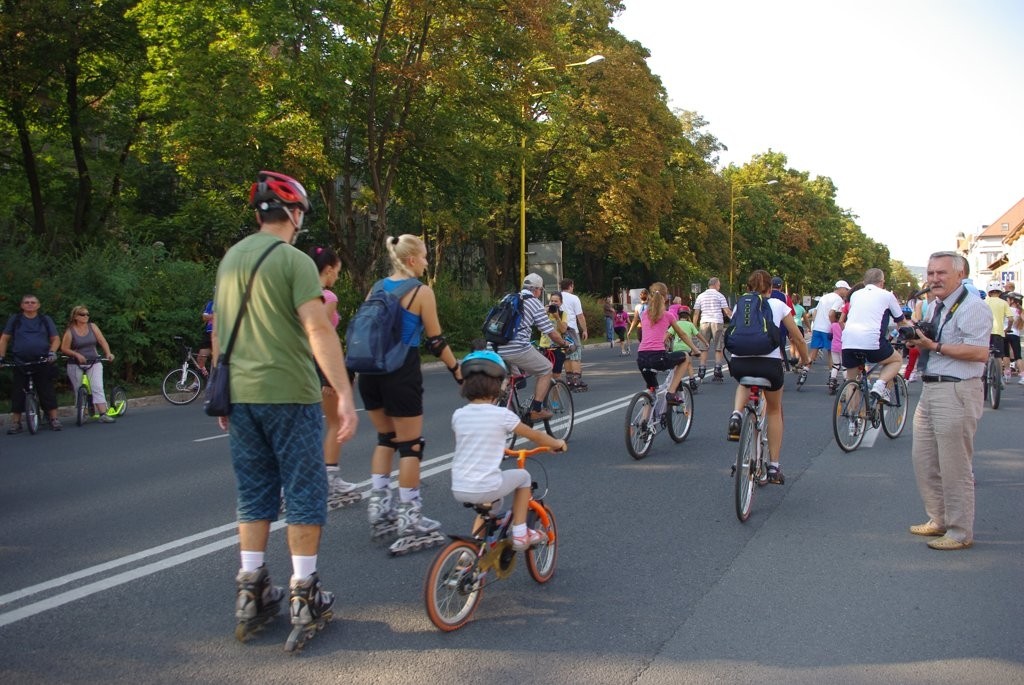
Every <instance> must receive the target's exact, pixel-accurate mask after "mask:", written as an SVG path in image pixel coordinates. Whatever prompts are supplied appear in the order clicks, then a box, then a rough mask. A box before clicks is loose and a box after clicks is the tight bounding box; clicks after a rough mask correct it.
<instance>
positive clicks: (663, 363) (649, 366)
mask: <svg viewBox="0 0 1024 685" xmlns="http://www.w3.org/2000/svg"><path fill="white" fill-rule="evenodd" d="M684 361H686V352H665V351H663V350H651V351H645V352H637V353H636V368H638V369H640V374H641V375H642V376H643V377H644V382H645V383H647V387H648V388H656V387H658V374H657V373H655V371H667V370H668V369H674V368H675V367H677V366H679V365H680V364H682V363H683V362H684Z"/></svg>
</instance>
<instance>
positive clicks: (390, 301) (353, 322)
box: [345, 278, 423, 374]
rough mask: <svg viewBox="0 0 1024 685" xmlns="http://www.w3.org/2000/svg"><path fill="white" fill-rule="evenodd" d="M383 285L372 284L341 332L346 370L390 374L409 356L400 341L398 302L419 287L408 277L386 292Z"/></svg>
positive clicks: (406, 346)
mask: <svg viewBox="0 0 1024 685" xmlns="http://www.w3.org/2000/svg"><path fill="white" fill-rule="evenodd" d="M383 283H384V281H377V282H376V283H375V284H374V285H373V288H371V289H370V296H369V297H368V298H366V301H365V302H363V303H362V304H361V305H359V309H357V310H356V313H355V314H354V315H353V316H352V318H351V319H350V320H349V322H348V327H347V328H346V329H345V367H346V368H348V370H349V371H354V372H356V373H367V374H385V373H393V372H395V371H397V370H398V369H400V368H401V366H402V364H403V363H405V358H406V356H408V354H409V345H407V344H405V343H404V342H402V311H403V309H402V305H401V300H402V297H404V296H405V294H406V293H407V292H409V291H410V290H412V289H413V288H419V287H420V286H421V285H423V284H422V283H420V282H419V281H418V280H416V279H415V278H410V279H407V280H405V281H404V282H402V283H401V284H400V285H399V286H398V287H396V288H395V289H394V290H392V291H391V292H388V291H386V290H384V288H383ZM413 297H414V298H415V295H413Z"/></svg>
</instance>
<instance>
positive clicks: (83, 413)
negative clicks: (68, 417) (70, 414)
mask: <svg viewBox="0 0 1024 685" xmlns="http://www.w3.org/2000/svg"><path fill="white" fill-rule="evenodd" d="M88 418H89V391H88V390H86V389H85V385H80V386H78V392H77V393H75V424H76V425H79V426H81V425H82V424H83V423H85V421H86V419H88Z"/></svg>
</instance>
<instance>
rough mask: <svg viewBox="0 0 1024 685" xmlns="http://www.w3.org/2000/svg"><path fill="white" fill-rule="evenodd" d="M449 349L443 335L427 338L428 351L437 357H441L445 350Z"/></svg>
mask: <svg viewBox="0 0 1024 685" xmlns="http://www.w3.org/2000/svg"><path fill="white" fill-rule="evenodd" d="M446 347H448V341H447V340H445V338H444V336H443V335H434V336H431V337H429V338H427V350H428V351H429V352H430V354H432V355H434V356H435V357H440V356H441V353H442V352H444V348H446Z"/></svg>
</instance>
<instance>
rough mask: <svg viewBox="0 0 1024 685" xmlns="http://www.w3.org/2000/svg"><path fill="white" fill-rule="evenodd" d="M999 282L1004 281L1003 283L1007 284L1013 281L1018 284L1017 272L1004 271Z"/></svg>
mask: <svg viewBox="0 0 1024 685" xmlns="http://www.w3.org/2000/svg"><path fill="white" fill-rule="evenodd" d="M999 280H1000V281H1002V282H1003V283H1006V282H1007V281H1013V282H1014V283H1016V282H1017V272H1016V271H1003V272H1001V273H1000V276H999Z"/></svg>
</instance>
